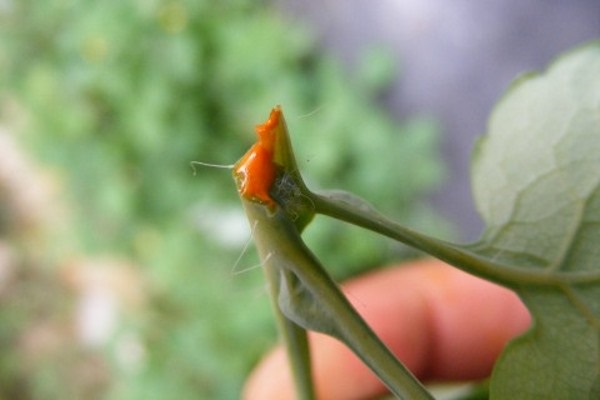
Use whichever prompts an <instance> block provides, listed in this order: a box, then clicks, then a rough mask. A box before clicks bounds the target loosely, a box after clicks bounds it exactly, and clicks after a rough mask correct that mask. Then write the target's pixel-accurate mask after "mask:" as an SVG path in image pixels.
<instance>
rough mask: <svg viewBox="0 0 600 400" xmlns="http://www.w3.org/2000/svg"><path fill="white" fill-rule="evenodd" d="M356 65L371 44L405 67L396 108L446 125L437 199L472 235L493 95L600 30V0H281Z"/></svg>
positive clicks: (477, 228) (393, 97) (477, 223)
mask: <svg viewBox="0 0 600 400" xmlns="http://www.w3.org/2000/svg"><path fill="white" fill-rule="evenodd" d="M280 2H281V6H282V8H283V10H284V12H285V13H287V14H288V15H290V16H293V18H294V19H295V20H300V21H304V23H306V24H307V25H308V26H309V27H310V28H311V29H313V30H314V31H315V33H316V34H317V35H318V37H319V38H320V40H321V41H322V43H323V45H324V46H325V47H326V48H327V49H328V50H330V51H331V53H332V54H333V55H334V56H335V57H337V58H338V59H340V60H341V61H342V62H343V63H344V65H345V66H346V67H347V68H348V71H349V73H350V74H351V73H352V71H353V68H356V67H357V66H358V65H360V62H361V60H362V59H363V58H364V57H365V55H366V54H368V52H369V51H370V50H371V49H373V47H383V48H385V49H388V50H391V51H392V53H393V56H394V57H395V58H396V61H397V65H398V71H397V79H396V80H395V81H394V83H393V85H392V87H390V89H389V93H388V94H387V95H386V97H385V99H384V102H385V106H386V107H387V108H388V109H389V110H390V111H391V112H392V113H394V114H395V115H397V116H398V117H403V116H407V115H415V114H420V115H430V116H433V117H434V118H436V119H437V120H438V121H439V122H440V124H441V127H442V134H443V152H444V157H445V163H446V165H447V167H448V176H447V180H446V182H445V184H444V186H443V187H442V188H441V189H440V191H439V192H438V193H436V194H435V195H434V196H433V198H432V201H433V202H434V204H435V205H436V207H437V208H438V209H440V210H441V212H442V213H443V214H444V215H445V216H446V217H447V218H448V219H449V220H450V221H452V222H453V223H454V225H455V226H456V227H457V228H458V229H459V233H460V234H461V236H462V238H463V239H465V240H474V239H476V238H477V237H478V235H479V233H480V232H481V229H482V223H481V220H480V219H479V217H478V215H477V213H476V211H475V206H474V205H473V201H472V198H471V190H470V181H469V179H470V178H469V164H470V155H471V150H472V147H473V144H474V141H475V139H476V137H477V136H479V135H481V134H482V133H484V132H485V129H486V121H487V118H488V115H489V113H490V111H491V110H492V108H493V105H494V103H495V102H496V101H497V100H498V99H499V98H500V97H501V96H502V94H503V93H504V91H505V89H506V88H507V86H508V85H509V84H510V82H511V81H512V80H513V79H514V78H515V77H516V76H518V75H519V74H521V73H523V72H526V71H531V70H540V69H542V68H544V67H545V66H546V65H547V64H548V62H549V61H551V60H552V59H553V58H554V57H555V56H556V55H558V54H559V53H561V52H563V51H565V50H567V49H569V48H572V47H574V46H576V45H578V44H581V43H583V42H586V41H588V40H591V39H594V38H598V37H600V1H599V0H482V1H472V0H453V1H447V0H378V1H365V0H362V1H361V0H325V1H303V2H300V1H291V0H280Z"/></svg>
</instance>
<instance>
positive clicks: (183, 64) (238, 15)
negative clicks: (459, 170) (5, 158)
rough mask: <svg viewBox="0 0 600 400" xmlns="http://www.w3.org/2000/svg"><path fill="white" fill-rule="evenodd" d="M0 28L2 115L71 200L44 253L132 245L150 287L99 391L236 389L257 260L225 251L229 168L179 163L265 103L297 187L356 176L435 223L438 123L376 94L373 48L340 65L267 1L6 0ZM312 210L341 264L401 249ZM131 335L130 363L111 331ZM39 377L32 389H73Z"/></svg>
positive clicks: (217, 149)
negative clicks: (282, 127)
mask: <svg viewBox="0 0 600 400" xmlns="http://www.w3.org/2000/svg"><path fill="white" fill-rule="evenodd" d="M0 35H1V36H0V43H1V44H0V46H1V47H0V76H1V77H2V80H3V82H2V89H1V90H2V91H1V92H0V96H2V97H1V101H2V104H3V108H2V114H1V118H2V121H3V123H4V124H9V125H12V126H13V128H14V129H16V130H18V133H19V135H18V139H19V141H20V142H21V143H23V144H24V146H26V148H27V149H28V150H29V152H30V154H32V156H33V157H35V158H36V159H37V160H39V162H40V163H43V165H45V166H47V168H50V169H51V170H52V171H54V173H55V174H57V175H58V177H59V178H58V180H59V182H60V185H61V186H60V187H61V188H62V190H63V193H64V196H65V197H66V202H67V204H68V205H69V211H70V215H72V218H71V219H69V220H68V226H67V229H66V233H65V234H64V235H61V236H60V237H59V238H55V239H54V243H57V241H59V240H60V241H63V242H67V243H68V244H67V245H64V248H68V249H69V251H65V252H64V253H63V254H61V255H60V256H56V257H58V258H54V259H53V262H56V263H58V264H59V263H65V262H68V261H69V258H70V257H75V255H78V256H81V255H85V256H86V257H95V256H102V255H106V254H109V255H119V256H122V257H127V258H128V259H130V260H132V262H133V263H134V264H135V265H136V266H137V268H139V271H140V274H141V276H143V280H144V283H145V287H146V288H147V291H148V297H149V298H150V299H151V300H150V301H149V304H148V305H147V307H146V308H145V309H144V312H138V313H137V314H135V315H133V316H131V317H130V318H127V320H126V321H123V323H122V327H121V328H120V330H119V331H118V332H117V333H116V335H115V338H114V340H112V341H110V342H109V343H107V344H106V345H105V346H104V348H103V350H104V355H105V356H106V358H107V359H108V360H111V363H110V371H109V373H110V376H111V378H110V384H108V385H107V386H106V387H104V386H103V387H102V388H99V389H98V393H99V394H98V396H99V397H103V398H110V399H138V398H139V399H153V398H155V399H170V398H177V399H197V398H206V399H209V398H210V399H232V398H236V397H238V395H239V390H240V385H241V384H242V382H243V378H244V376H245V375H246V374H247V372H248V371H249V368H250V367H251V365H252V363H253V362H255V361H256V359H257V357H259V355H260V354H261V353H262V352H263V351H264V350H265V349H266V348H267V347H268V346H269V345H270V344H272V342H273V340H274V338H275V333H274V328H273V324H272V322H271V320H270V315H269V309H268V300H267V297H266V295H265V294H264V293H263V290H262V285H263V283H262V276H261V275H260V273H258V272H255V271H258V270H255V271H251V272H246V273H236V272H235V271H233V270H232V268H233V267H234V266H235V269H236V270H237V271H239V270H241V269H243V268H245V267H250V266H251V265H253V263H255V262H256V259H255V258H252V251H249V252H247V253H249V254H250V256H244V257H242V258H241V259H240V260H238V261H237V264H236V259H237V256H238V255H239V254H240V252H241V251H242V247H243V245H244V242H245V240H246V238H247V235H248V233H247V231H246V230H245V229H246V228H244V225H243V224H244V222H243V221H244V217H243V215H242V212H241V209H240V207H239V204H238V200H237V195H236V193H235V187H234V185H233V181H232V179H231V177H230V175H229V174H228V173H227V172H225V173H224V172H223V171H221V170H210V169H201V170H198V171H196V174H194V173H193V171H192V169H191V168H190V165H189V163H190V161H192V160H202V161H205V162H213V163H222V164H231V163H232V162H234V161H235V160H237V159H238V158H239V157H240V156H241V155H242V154H243V153H244V152H245V150H246V149H247V148H248V147H249V146H250V145H251V144H252V143H253V141H254V134H253V130H252V127H253V126H254V125H255V124H257V123H260V122H262V121H263V120H264V119H266V117H267V116H268V113H269V110H270V108H271V107H272V106H274V105H275V104H281V105H282V106H283V108H284V111H285V113H286V117H287V121H288V125H289V128H290V132H291V135H292V140H293V141H294V145H295V148H296V149H297V155H298V156H299V158H300V161H301V163H300V164H301V165H300V168H302V169H303V172H304V173H303V175H304V176H306V177H308V179H309V182H308V183H309V185H310V186H315V185H317V183H318V186H321V187H327V188H340V189H347V190H352V191H353V192H355V193H356V194H358V195H361V196H364V197H367V198H369V199H370V200H372V201H373V202H374V203H375V204H376V205H377V206H378V207H380V208H381V209H383V210H384V211H385V212H386V213H388V214H391V215H392V216H394V217H395V218H398V219H401V220H402V221H403V222H405V223H406V224H407V225H409V226H412V227H414V228H416V229H420V230H425V231H432V230H434V229H441V228H440V227H441V226H443V223H442V222H441V220H440V219H439V218H438V217H436V216H435V214H434V213H432V211H431V210H430V209H429V208H428V207H427V206H426V205H425V204H424V203H423V201H422V196H423V195H424V194H425V193H426V192H427V191H429V190H431V189H432V188H433V187H434V186H435V185H436V184H437V183H438V182H439V181H440V179H441V178H442V172H441V171H442V169H441V166H440V164H439V162H438V157H437V148H436V143H437V136H436V128H435V125H434V124H432V123H431V121H428V120H425V119H419V120H416V119H415V120H412V121H409V122H407V123H404V124H399V123H398V122H397V121H394V120H393V119H392V118H390V117H389V116H388V115H386V114H385V113H384V112H382V111H381V110H379V109H377V108H376V105H375V101H374V99H375V98H376V96H377V95H378V94H379V93H380V90H381V89H382V88H385V84H386V82H388V81H389V79H390V78H391V77H392V71H393V69H394V68H393V67H394V66H393V63H392V62H391V59H390V57H388V56H386V55H385V53H382V52H377V51H376V52H373V53H372V54H370V55H368V56H366V57H365V64H364V66H363V67H361V68H359V71H361V72H360V73H357V74H356V75H355V76H353V77H352V79H350V78H348V76H347V75H345V74H344V73H343V72H342V69H341V68H340V67H339V66H338V65H337V64H336V63H335V62H334V61H333V60H332V59H331V58H330V57H327V56H326V55H323V54H322V52H321V51H320V49H319V48H318V46H317V44H316V41H315V38H314V37H312V36H311V35H310V34H309V32H308V30H306V29H303V28H302V27H301V26H298V25H296V24H294V23H292V22H290V20H289V19H285V18H283V17H282V16H281V15H280V14H279V13H278V12H277V10H276V9H275V8H274V7H273V5H271V4H269V2H265V1H250V0H228V1H218V2H217V1H209V0H200V1H198V0H196V1H192V0H190V1H159V0H154V1H145V0H137V1H134V0H130V1H105V2H95V1H85V0H52V1H46V2H39V1H35V0H19V1H13V2H5V3H4V4H3V5H2V9H0ZM7 105H10V107H9V106H7ZM15 121H18V123H17V122H15ZM311 181H312V182H311ZM313 182H314V184H312V185H311V183H313ZM314 225H315V226H314V227H312V226H311V227H310V228H309V229H308V232H307V236H308V239H307V240H308V242H309V243H310V244H311V246H312V248H313V249H314V250H315V252H316V253H317V254H318V255H319V256H320V257H323V259H324V260H325V265H327V266H329V265H331V267H332V270H334V271H335V274H336V276H338V277H341V276H348V275H351V274H352V273H356V272H358V271H360V270H362V269H363V268H364V267H365V266H373V265H376V264H378V263H381V262H384V261H385V260H389V259H391V258H392V257H399V256H402V254H404V253H403V251H404V250H402V249H401V248H399V247H395V245H392V244H391V243H390V242H387V241H385V240H382V239H381V238H375V237H374V236H372V235H370V234H364V233H360V232H359V231H358V230H357V229H353V228H345V227H342V226H341V225H339V223H332V222H329V221H321V220H318V221H317V222H315V223H314ZM2 307H5V305H2ZM4 323H5V321H4V320H0V324H4ZM132 333H134V334H135V335H136V337H137V336H139V337H140V338H141V339H140V340H141V343H142V344H143V346H142V350H143V351H142V356H143V357H142V361H141V362H140V364H139V365H137V366H136V367H135V368H133V367H131V366H128V365H129V364H128V363H127V362H124V361H123V360H122V358H123V357H122V353H123V351H124V350H123V346H122V343H123V341H122V340H120V339H123V338H127V337H129V336H127V335H131V334H132ZM119 338H120V339H119ZM3 351H5V349H3ZM41 375H43V374H41V373H40V374H30V376H27V377H26V379H28V380H29V381H30V384H32V383H31V382H35V381H36V379H47V378H44V377H42V376H41ZM23 379H25V378H23ZM52 379H54V380H55V383H56V384H55V385H54V386H52V389H48V391H47V392H46V393H45V394H44V396H38V397H36V396H33V397H36V398H68V395H67V393H69V392H68V391H66V390H67V389H66V387H68V382H66V383H64V385H61V384H60V379H61V377H60V376H54V377H53V378H52ZM63 379H65V378H64V377H63ZM0 390H1V389H0ZM7 394H8V393H0V397H2V396H4V395H7Z"/></svg>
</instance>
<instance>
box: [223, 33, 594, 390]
mask: <svg viewBox="0 0 600 400" xmlns="http://www.w3.org/2000/svg"><path fill="white" fill-rule="evenodd" d="M257 132H258V135H259V140H258V142H257V144H255V146H254V147H252V148H251V149H250V151H249V152H248V153H247V154H246V156H245V157H244V158H242V159H241V160H240V161H239V162H238V163H237V164H236V165H235V167H234V178H235V181H236V183H237V187H238V191H239V193H240V197H241V200H242V203H243V206H244V209H245V211H246V214H247V217H248V219H249V221H250V225H251V226H252V227H253V228H254V229H253V230H254V240H255V243H256V246H257V248H258V251H259V254H260V257H261V259H262V263H263V266H264V269H265V273H266V276H267V279H268V281H269V285H270V289H271V295H272V299H273V303H274V310H275V314H276V316H277V320H278V322H279V327H280V331H281V333H282V337H283V338H284V340H285V343H286V345H287V348H288V353H289V358H290V361H291V364H292V370H293V373H294V377H295V380H296V384H297V388H298V393H299V395H300V398H302V399H312V398H313V396H314V395H313V391H312V386H311V379H310V368H309V363H308V348H307V342H306V333H305V330H314V331H319V332H323V333H326V334H329V335H331V336H334V337H336V338H338V339H339V340H340V341H342V342H344V343H345V344H346V345H348V346H349V347H350V348H351V349H352V350H353V351H354V352H355V353H356V354H357V355H358V356H359V357H361V358H362V359H363V361H364V362H365V363H366V364H368V365H369V366H370V367H371V368H372V369H373V370H374V371H375V372H376V373H377V374H378V376H379V377H380V378H381V380H382V381H383V382H384V383H385V384H386V385H387V386H388V388H389V389H390V391H391V392H392V393H393V394H394V395H396V396H397V397H399V398H403V399H430V398H432V396H431V395H430V394H429V393H428V391H427V390H426V389H425V388H424V387H423V386H422V385H421V384H420V383H419V382H418V381H417V380H416V379H415V378H414V377H413V376H412V375H411V374H410V372H409V371H408V370H407V369H406V368H405V367H404V366H403V365H402V364H401V363H400V362H399V361H397V360H396V359H395V358H394V357H393V355H391V353H390V352H389V351H388V350H387V348H386V347H385V346H384V345H383V344H382V343H381V342H380V341H379V340H378V339H377V337H376V336H375V335H374V333H373V332H371V330H370V329H369V327H368V326H367V325H366V324H365V323H364V322H363V321H362V319H361V318H360V316H359V315H358V314H357V313H356V312H355V311H354V309H353V308H352V306H351V305H350V304H349V302H348V301H347V300H346V299H345V297H344V296H343V295H342V294H341V292H340V291H339V289H338V288H337V286H336V284H335V283H334V281H333V280H332V279H331V278H330V276H329V275H328V273H327V272H326V271H325V269H324V268H323V267H322V266H321V264H320V262H319V261H318V259H317V258H316V256H315V255H314V254H313V253H312V252H311V251H310V250H309V248H308V247H307V246H306V245H305V244H304V242H303V241H302V238H301V236H300V234H301V232H302V230H303V229H304V228H305V227H306V226H307V225H308V223H310V221H311V220H312V219H313V217H314V216H315V215H316V214H324V215H328V216H330V217H333V218H337V219H339V220H342V221H346V222H349V223H352V224H356V225H358V226H361V227H363V228H366V229H369V230H372V231H374V232H377V233H379V234H381V235H384V236H388V237H391V238H393V239H396V240H399V241H402V242H404V243H406V244H409V245H411V246H414V247H416V248H418V249H421V250H423V251H425V252H427V253H429V254H431V255H434V256H436V257H438V258H440V259H442V260H445V261H447V262H448V263H450V264H452V265H454V266H456V267H457V268H460V269H462V270H464V271H466V272H469V273H472V274H475V275H478V276H480V277H483V278H485V279H488V280H491V281H493V282H496V283H499V284H502V285H504V286H506V287H508V288H510V289H512V290H514V291H515V292H516V293H517V294H518V295H519V296H520V297H521V299H522V300H523V302H524V303H525V305H526V306H527V307H528V308H529V310H530V312H531V314H532V316H533V321H534V322H533V325H532V327H531V329H530V330H529V331H528V332H527V333H525V334H524V335H523V336H521V337H519V338H517V339H515V340H514V341H512V342H511V343H510V345H508V346H507V347H506V349H505V351H504V353H503V354H502V356H501V357H500V359H499V361H498V362H497V364H496V366H495V369H494V372H493V375H492V379H491V383H490V396H491V398H493V399H549V398H552V399H590V400H591V399H597V398H600V340H599V338H600V269H599V265H600V264H599V260H600V246H598V244H599V241H600V42H595V43H591V44H588V45H586V46H584V47H581V48H579V49H577V50H575V51H573V52H572V53H570V54H568V55H566V56H564V57H562V58H561V59H559V60H558V61H557V62H556V63H555V64H553V65H552V66H551V67H550V68H549V69H548V71H546V73H545V74H543V75H528V76H525V77H522V78H520V79H519V80H517V81H516V83H515V84H513V86H512V87H511V88H510V89H509V91H508V93H507V94H506V95H505V97H504V98H503V99H502V100H501V101H500V102H499V104H498V106H497V107H496V109H495V111H494V113H493V115H492V117H491V120H490V123H489V128H488V133H487V135H485V136H484V137H483V138H482V139H481V140H480V141H479V143H478V145H477V148H476V150H475V156H474V162H473V189H474V195H475V200H476V204H477V207H478V209H479V212H480V213H481V215H482V217H483V219H484V221H485V223H486V229H485V231H484V233H483V235H482V237H481V239H480V240H479V241H478V242H476V243H474V244H468V245H460V244H453V243H450V242H446V241H442V240H439V239H436V238H432V237H429V236H426V235H423V234H420V233H418V232H415V231H413V230H410V229H407V228H405V227H403V226H401V225H399V224H396V223H394V222H392V221H390V220H388V219H387V218H385V217H384V216H382V215H381V214H379V213H378V212H377V211H375V209H374V208H373V207H371V206H370V205H369V204H367V203H365V202H364V201H363V200H361V199H359V198H357V197H354V196H351V195H348V194H343V193H339V192H331V193H317V192H312V191H310V190H308V188H307V186H306V185H305V184H304V181H303V180H302V177H301V176H300V173H299V171H298V167H297V164H296V161H295V157H294V155H293V153H292V149H291V145H290V140H289V138H288V134H287V128H286V125H285V121H284V120H283V114H282V112H281V109H280V108H279V107H276V108H275V109H273V111H272V112H271V116H270V117H269V119H268V120H267V122H266V123H265V124H263V125H261V126H259V127H258V128H257ZM399 168H401V166H399Z"/></svg>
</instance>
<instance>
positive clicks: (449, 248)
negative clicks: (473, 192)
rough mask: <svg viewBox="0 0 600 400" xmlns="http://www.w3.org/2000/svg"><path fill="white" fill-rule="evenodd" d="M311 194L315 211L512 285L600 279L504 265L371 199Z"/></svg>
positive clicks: (582, 282)
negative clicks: (382, 209)
mask: <svg viewBox="0 0 600 400" xmlns="http://www.w3.org/2000/svg"><path fill="white" fill-rule="evenodd" d="M309 193H310V194H311V200H312V202H313V204H314V206H315V211H316V212H317V213H319V214H323V215H327V216H330V217H333V218H336V219H339V220H342V221H346V222H348V223H351V224H354V225H357V226H361V227H363V228H365V229H369V230H371V231H374V232H377V233H380V234H382V235H385V236H387V237H389V238H391V239H394V240H398V241H400V242H402V243H405V244H407V245H410V246H413V247H415V248H417V249H420V250H423V251H425V252H427V253H429V254H431V255H433V256H435V257H437V258H439V259H440V260H443V261H446V262H448V263H450V264H452V265H454V266H456V267H457V268H460V269H463V270H464V271H466V272H469V273H471V274H474V275H478V276H480V277H482V278H485V279H488V280H491V281H494V282H496V283H500V284H503V285H506V286H509V287H516V286H520V285H523V284H531V285H538V286H547V285H549V286H557V285H561V284H563V283H564V282H565V281H567V282H569V283H573V284H576V283H581V284H586V283H591V282H593V281H595V280H598V279H599V277H600V276H599V275H598V274H595V273H594V271H592V272H590V273H585V272H584V273H580V274H575V273H564V274H560V273H556V272H554V273H552V274H548V273H546V271H536V270H524V269H519V268H514V267H511V266H508V265H501V264H497V263H494V262H492V261H491V260H489V259H486V258H483V257H481V256H479V255H477V254H475V253H473V252H471V251H469V249H468V248H467V247H465V246H460V245H456V244H452V243H449V242H445V241H443V240H439V239H436V238H433V237H430V236H427V235H424V234H421V233H419V232H415V231H413V230H410V229H408V228H405V227H403V226H402V225H399V224H397V223H395V222H393V221H391V220H389V219H387V218H385V217H384V216H383V215H381V214H379V213H378V212H376V211H375V210H374V209H372V208H371V207H370V206H368V204H367V203H365V204H364V206H359V205H357V204H354V203H349V202H345V201H340V200H338V199H335V198H330V197H329V196H326V195H321V194H317V193H312V192H309Z"/></svg>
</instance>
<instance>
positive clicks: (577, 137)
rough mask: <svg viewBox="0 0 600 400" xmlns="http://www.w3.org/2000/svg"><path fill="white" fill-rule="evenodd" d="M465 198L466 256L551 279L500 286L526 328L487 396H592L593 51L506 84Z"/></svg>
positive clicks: (597, 371)
mask: <svg viewBox="0 0 600 400" xmlns="http://www.w3.org/2000/svg"><path fill="white" fill-rule="evenodd" d="M473 190H474V195H475V200H476V203H477V207H478V209H479V211H480V213H481V215H482V217H483V219H484V221H485V224H486V229H485V232H484V234H483V236H482V239H481V241H480V243H479V244H478V245H477V246H475V247H474V249H476V250H477V252H478V253H479V254H483V255H485V256H487V257H489V258H491V259H493V260H494V262H496V263H500V264H506V265H512V266H515V267H518V268H522V269H528V270H532V271H536V272H539V273H543V274H545V275H547V276H554V277H557V278H561V279H558V280H557V284H555V285H552V286H549V287H544V288H540V287H536V286H533V285H531V284H520V282H518V281H516V282H513V284H512V285H511V286H513V288H514V289H515V290H516V291H517V293H518V294H519V295H520V296H521V298H522V299H523V301H524V302H525V304H526V305H527V307H528V308H529V310H530V311H531V313H532V316H533V319H534V324H533V327H532V329H531V331H529V332H528V333H527V334H526V335H525V336H523V337H522V338H520V339H518V340H516V341H514V342H513V343H512V344H511V345H510V346H509V347H508V348H507V349H506V351H505V353H504V355H503V356H502V358H501V360H500V361H499V363H498V365H497V367H496V369H495V371H494V376H493V380H492V387H491V388H492V390H491V393H492V398H498V399H517V398H527V399H531V398H536V399H537V398H539V399H547V398H552V399H598V398H600V43H594V44H591V45H588V46H585V47H582V48H580V49H578V50H576V51H574V52H572V53H570V54H569V55H567V56H565V57H563V58H561V59H560V60H558V61H557V62H556V63H555V64H554V65H552V66H551V67H550V69H549V70H548V71H547V72H546V73H545V74H543V75H539V76H530V77H527V78H524V79H521V80H519V81H518V82H517V83H516V84H515V85H513V87H512V88H511V89H510V90H509V92H508V94H507V95H506V96H505V98H504V99H503V100H502V101H501V102H500V103H499V105H498V106H497V108H496V110H495V111H494V113H493V115H492V118H491V120H490V126H489V133H488V135H487V136H485V137H484V138H483V139H482V140H481V142H480V143H479V145H478V148H477V151H476V156H475V158H474V164H473ZM574 276H580V277H582V278H583V277H585V279H581V280H580V283H577V284H576V283H572V280H571V283H570V280H569V278H570V277H574Z"/></svg>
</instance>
